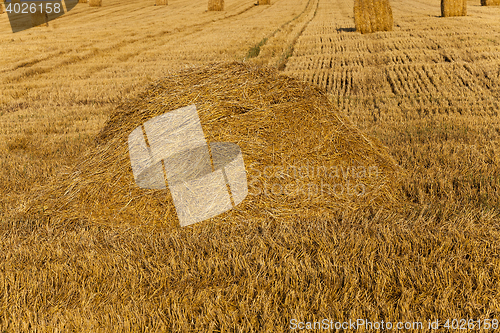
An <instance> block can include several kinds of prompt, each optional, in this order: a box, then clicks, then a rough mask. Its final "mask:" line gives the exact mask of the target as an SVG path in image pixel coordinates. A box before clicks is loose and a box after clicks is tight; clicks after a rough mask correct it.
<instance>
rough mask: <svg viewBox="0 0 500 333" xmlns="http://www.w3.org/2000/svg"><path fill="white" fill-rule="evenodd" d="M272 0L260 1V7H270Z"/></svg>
mask: <svg viewBox="0 0 500 333" xmlns="http://www.w3.org/2000/svg"><path fill="white" fill-rule="evenodd" d="M270 4H271V0H259V6H260V5H270Z"/></svg>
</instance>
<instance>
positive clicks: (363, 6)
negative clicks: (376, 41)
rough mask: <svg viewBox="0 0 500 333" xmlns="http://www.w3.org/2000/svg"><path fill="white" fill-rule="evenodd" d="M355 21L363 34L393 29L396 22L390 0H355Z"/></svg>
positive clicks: (357, 28)
mask: <svg viewBox="0 0 500 333" xmlns="http://www.w3.org/2000/svg"><path fill="white" fill-rule="evenodd" d="M354 23H355V25H356V31H359V32H361V33H362V34H365V33H372V32H377V31H391V30H392V29H393V25H394V22H393V17H392V8H391V5H390V3H389V0H355V1H354Z"/></svg>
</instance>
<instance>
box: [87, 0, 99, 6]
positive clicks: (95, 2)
mask: <svg viewBox="0 0 500 333" xmlns="http://www.w3.org/2000/svg"><path fill="white" fill-rule="evenodd" d="M101 6H102V0H89V7H101Z"/></svg>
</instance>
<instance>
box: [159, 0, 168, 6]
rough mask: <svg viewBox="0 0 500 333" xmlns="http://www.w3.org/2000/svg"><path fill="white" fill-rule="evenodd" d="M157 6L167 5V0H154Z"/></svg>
mask: <svg viewBox="0 0 500 333" xmlns="http://www.w3.org/2000/svg"><path fill="white" fill-rule="evenodd" d="M156 5H157V6H166V5H168V0H156Z"/></svg>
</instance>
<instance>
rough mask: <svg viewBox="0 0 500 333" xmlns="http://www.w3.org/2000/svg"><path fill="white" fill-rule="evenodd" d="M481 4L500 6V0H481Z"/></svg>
mask: <svg viewBox="0 0 500 333" xmlns="http://www.w3.org/2000/svg"><path fill="white" fill-rule="evenodd" d="M481 6H500V0H481Z"/></svg>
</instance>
